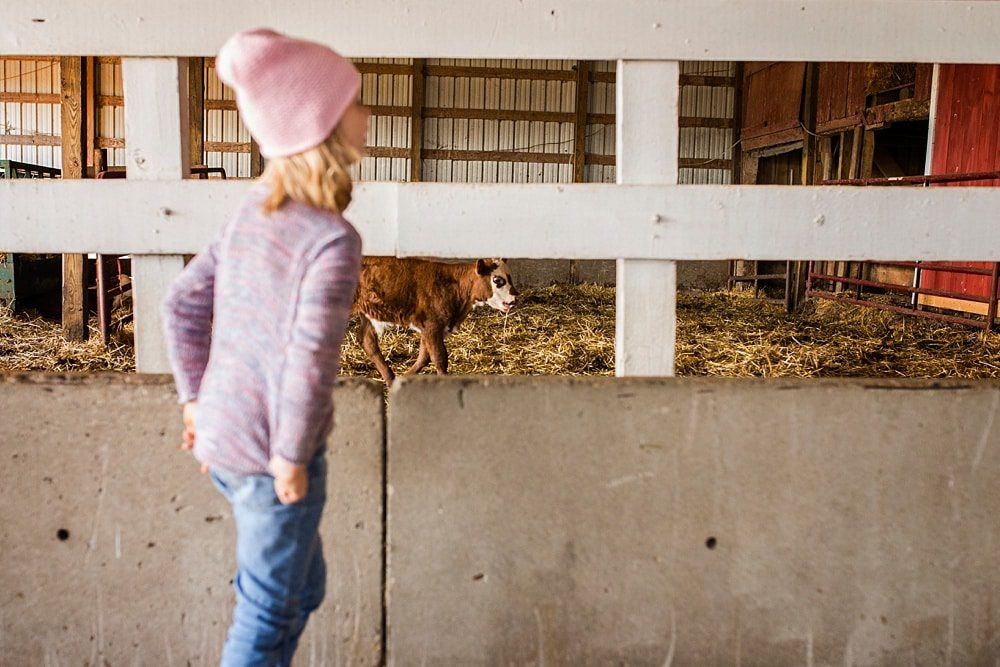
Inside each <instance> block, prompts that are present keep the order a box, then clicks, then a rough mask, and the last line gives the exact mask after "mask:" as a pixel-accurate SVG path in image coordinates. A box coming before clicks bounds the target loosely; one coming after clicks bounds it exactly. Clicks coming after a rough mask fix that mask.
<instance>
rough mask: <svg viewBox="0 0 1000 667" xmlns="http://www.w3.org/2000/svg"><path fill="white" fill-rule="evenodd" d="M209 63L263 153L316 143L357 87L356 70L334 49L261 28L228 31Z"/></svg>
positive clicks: (340, 114) (337, 118)
mask: <svg viewBox="0 0 1000 667" xmlns="http://www.w3.org/2000/svg"><path fill="white" fill-rule="evenodd" d="M215 67H216V71H217V72H218V74H219V78H220V79H222V81H223V83H225V84H226V85H227V86H229V87H231V88H232V89H233V90H234V91H235V92H236V106H237V108H238V109H239V110H240V117H241V118H242V119H243V122H244V124H246V126H247V129H249V130H250V134H252V135H253V136H254V138H255V139H256V140H257V143H258V144H259V145H260V154H261V155H263V156H264V157H267V158H272V157H286V156H289V155H295V154H296V153H301V152H302V151H304V150H308V149H310V148H313V147H315V146H318V145H319V144H321V143H322V142H323V140H324V139H326V138H327V137H328V136H330V132H332V131H333V128H334V127H336V126H337V123H338V122H340V119H341V117H343V115H344V112H345V111H347V109H348V107H350V105H351V102H353V101H354V100H355V99H356V98H357V95H358V90H360V88H361V74H359V73H358V70H357V68H355V67H354V65H352V64H351V62H350V61H349V60H347V59H346V58H344V57H342V56H341V55H340V54H338V53H336V52H335V51H333V50H332V49H329V48H327V47H325V46H323V45H322V44H316V43H315V42H306V41H303V40H300V39H293V38H291V37H287V36H285V35H282V34H279V33H276V32H274V31H273V30H268V29H266V28H260V29H257V30H249V31H247V32H240V33H237V34H235V35H233V36H232V37H230V38H229V39H228V40H227V41H226V43H225V44H224V45H223V46H222V49H221V50H220V51H219V56H218V58H216V60H215Z"/></svg>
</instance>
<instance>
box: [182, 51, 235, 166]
mask: <svg viewBox="0 0 1000 667" xmlns="http://www.w3.org/2000/svg"><path fill="white" fill-rule="evenodd" d="M188 123H189V124H190V126H191V166H195V165H200V164H204V162H205V59H204V58H188ZM234 175H235V174H234Z"/></svg>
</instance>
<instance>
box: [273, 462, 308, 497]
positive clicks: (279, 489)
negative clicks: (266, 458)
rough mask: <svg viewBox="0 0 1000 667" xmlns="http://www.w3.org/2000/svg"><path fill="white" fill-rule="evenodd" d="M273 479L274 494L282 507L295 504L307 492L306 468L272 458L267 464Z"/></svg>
mask: <svg viewBox="0 0 1000 667" xmlns="http://www.w3.org/2000/svg"><path fill="white" fill-rule="evenodd" d="M268 467H269V468H270V469H271V475H272V476H273V477H274V493H275V494H277V496H278V500H279V501H281V503H282V504H283V505H290V504H291V503H297V502H299V501H300V500H302V499H303V498H305V497H306V493H307V492H308V491H309V476H308V475H306V467H305V466H300V465H296V464H294V463H292V462H290V461H287V460H285V459H283V458H281V457H280V456H277V455H275V456H272V457H271V462H270V464H268Z"/></svg>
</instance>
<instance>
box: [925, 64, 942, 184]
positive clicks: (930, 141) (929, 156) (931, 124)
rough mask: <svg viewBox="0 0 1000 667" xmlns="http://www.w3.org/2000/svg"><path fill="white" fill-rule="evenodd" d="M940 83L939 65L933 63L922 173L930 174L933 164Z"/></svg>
mask: <svg viewBox="0 0 1000 667" xmlns="http://www.w3.org/2000/svg"><path fill="white" fill-rule="evenodd" d="M940 85H941V65H940V64H939V63H935V65H934V69H933V71H932V73H931V106H930V110H929V112H928V114H927V152H926V153H925V156H924V174H931V173H932V172H931V169H932V168H933V165H934V146H935V143H934V142H935V139H936V138H937V131H936V130H937V128H936V127H935V126H936V125H937V114H938V89H939V87H940Z"/></svg>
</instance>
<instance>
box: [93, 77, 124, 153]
mask: <svg viewBox="0 0 1000 667" xmlns="http://www.w3.org/2000/svg"><path fill="white" fill-rule="evenodd" d="M98 66H99V67H100V73H99V74H98V81H99V89H98V94H99V95H105V96H114V97H117V98H124V95H125V89H124V86H123V84H122V61H121V58H101V59H99V61H98ZM97 113H98V118H99V121H98V128H97V138H98V146H103V147H105V148H106V150H107V156H108V163H107V165H108V166H109V167H123V166H125V148H124V146H125V107H124V105H118V104H101V105H100V107H99V109H98V112H97ZM102 139H104V140H105V141H101V140H102Z"/></svg>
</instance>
